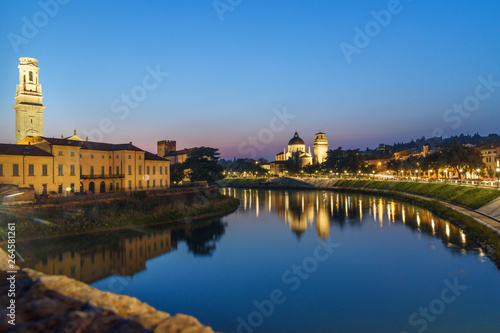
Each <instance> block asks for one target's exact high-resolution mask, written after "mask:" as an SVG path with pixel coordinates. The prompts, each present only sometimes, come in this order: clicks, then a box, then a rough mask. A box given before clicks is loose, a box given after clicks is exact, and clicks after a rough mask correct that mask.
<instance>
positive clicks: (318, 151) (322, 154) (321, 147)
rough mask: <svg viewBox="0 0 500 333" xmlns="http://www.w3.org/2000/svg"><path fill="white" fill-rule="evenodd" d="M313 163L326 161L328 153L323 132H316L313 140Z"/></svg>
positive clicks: (326, 141) (326, 140)
mask: <svg viewBox="0 0 500 333" xmlns="http://www.w3.org/2000/svg"><path fill="white" fill-rule="evenodd" d="M313 149H314V164H321V163H323V162H324V161H326V156H327V154H328V139H327V138H326V134H325V133H323V132H319V133H316V134H315V135H314V141H313Z"/></svg>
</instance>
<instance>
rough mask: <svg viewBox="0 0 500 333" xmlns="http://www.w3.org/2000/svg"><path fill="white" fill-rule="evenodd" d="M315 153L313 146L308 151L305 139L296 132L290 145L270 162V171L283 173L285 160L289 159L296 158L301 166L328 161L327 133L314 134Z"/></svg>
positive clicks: (289, 142)
mask: <svg viewBox="0 0 500 333" xmlns="http://www.w3.org/2000/svg"><path fill="white" fill-rule="evenodd" d="M313 149H314V155H313V154H311V147H309V148H308V150H307V152H306V144H305V142H304V140H302V138H301V137H300V136H299V134H298V133H297V132H295V134H294V136H293V138H291V139H290V141H288V147H287V148H284V149H283V152H280V153H278V154H276V156H275V160H274V161H272V162H271V163H270V171H271V173H273V174H276V175H278V174H281V173H282V171H283V170H284V169H285V162H286V161H288V160H289V159H295V160H296V161H297V162H298V165H299V167H300V168H303V167H305V166H307V165H312V164H313V163H314V164H321V163H323V162H325V161H326V157H327V154H328V139H327V138H326V134H325V133H322V132H319V133H316V134H315V136H314V142H313Z"/></svg>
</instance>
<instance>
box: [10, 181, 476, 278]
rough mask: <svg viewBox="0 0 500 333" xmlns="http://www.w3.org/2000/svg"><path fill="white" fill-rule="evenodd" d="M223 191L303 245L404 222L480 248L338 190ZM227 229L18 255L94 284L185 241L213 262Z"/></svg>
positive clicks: (98, 238) (389, 203)
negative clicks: (272, 218)
mask: <svg viewBox="0 0 500 333" xmlns="http://www.w3.org/2000/svg"><path fill="white" fill-rule="evenodd" d="M221 192H222V194H226V195H230V196H233V197H236V198H239V199H240V200H241V205H240V208H239V212H242V213H243V214H255V215H254V216H255V219H265V218H266V215H269V214H272V215H277V216H279V218H280V219H281V220H283V221H284V224H285V225H286V226H287V227H288V228H289V229H290V230H291V231H292V232H293V233H294V234H295V235H296V236H297V238H298V239H300V238H301V236H302V235H303V234H304V233H305V232H307V231H308V230H313V232H315V233H316V235H317V236H318V237H319V238H322V239H326V238H328V237H329V236H330V234H331V232H332V229H333V227H335V230H339V229H340V230H342V229H343V228H346V227H357V228H360V227H362V226H364V225H365V224H368V223H373V222H376V226H377V228H386V227H389V226H392V225H394V224H398V223H399V224H401V225H404V226H405V227H407V228H410V229H411V230H413V231H414V232H417V233H422V234H427V235H429V236H434V237H437V238H440V239H441V240H442V241H443V243H445V245H446V246H447V247H450V248H456V249H458V250H459V251H465V250H470V249H476V246H477V245H476V244H475V243H473V242H472V241H469V240H467V237H466V236H465V234H464V233H463V231H462V230H460V229H459V228H458V227H456V226H454V225H452V224H450V223H449V222H447V221H445V220H442V219H440V218H438V217H436V216H434V215H433V214H431V213H430V212H429V211H427V210H425V209H421V208H419V207H416V206H412V205H409V204H405V203H402V202H398V201H395V200H392V199H388V198H379V197H375V196H369V195H361V194H346V193H338V192H333V191H298V190H259V189H251V190H250V189H233V188H222V189H221ZM368 225H370V224H368ZM225 229H226V224H225V223H224V222H223V221H222V220H221V219H212V220H206V221H199V222H196V223H189V224H183V225H181V226H177V227H172V226H168V225H164V226H157V227H150V228H136V229H127V230H125V231H118V232H112V233H111V232H109V233H99V234H94V235H89V236H78V237H68V238H63V239H57V240H45V241H34V242H24V243H23V242H20V243H18V244H17V248H18V249H19V253H22V255H23V258H24V259H25V262H24V263H22V264H21V265H22V266H23V267H30V268H33V269H35V270H38V271H41V272H44V273H47V274H55V275H61V274H64V275H66V276H69V277H73V278H75V279H77V280H80V281H83V282H86V283H92V282H94V281H98V280H101V279H103V278H105V277H107V276H110V275H120V276H133V275H134V274H136V273H137V272H140V271H142V270H144V269H145V268H146V261H147V260H149V259H151V258H154V257H157V256H159V255H162V254H165V253H168V252H171V251H175V250H176V249H177V246H178V244H179V243H180V242H185V243H186V246H187V249H188V251H189V252H191V253H193V254H194V255H195V256H209V255H212V254H213V253H214V251H216V243H217V242H218V241H219V240H220V239H221V238H222V237H223V235H224V233H225Z"/></svg>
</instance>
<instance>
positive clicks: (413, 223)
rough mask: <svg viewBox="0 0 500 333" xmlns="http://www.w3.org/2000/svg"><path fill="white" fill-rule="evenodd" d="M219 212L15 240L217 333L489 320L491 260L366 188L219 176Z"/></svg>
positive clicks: (61, 270) (495, 304) (444, 326)
mask: <svg viewBox="0 0 500 333" xmlns="http://www.w3.org/2000/svg"><path fill="white" fill-rule="evenodd" d="M222 192H223V193H224V194H227V195H230V196H234V197H236V198H239V199H240V200H241V205H240V207H239V208H238V210H237V211H236V212H234V213H232V214H230V215H227V216H225V217H222V218H215V219H208V220H203V221H197V222H193V223H183V224H179V225H176V226H172V225H163V226H156V227H150V228H136V229H129V230H124V231H120V232H107V233H102V234H94V235H92V236H78V237H68V238H64V239H58V240H50V241H36V242H25V243H20V244H19V245H18V248H19V253H22V254H23V255H24V259H25V263H24V266H26V267H31V268H34V269H36V270H39V271H42V272H45V273H48V274H64V275H67V276H70V277H73V278H75V279H78V280H81V281H84V282H86V283H89V284H90V285H91V286H93V287H96V288H98V289H100V290H103V291H111V292H115V293H119V294H124V295H130V296H134V297H137V298H138V299H140V300H141V301H144V302H147V303H149V304H150V305H152V306H154V307H155V308H157V309H159V310H163V311H166V312H169V313H171V314H175V313H179V312H180V313H187V314H190V315H193V316H195V317H196V318H198V319H199V320H200V321H201V322H202V323H203V324H206V325H210V326H212V328H214V330H217V331H222V332H245V333H249V332H424V331H425V332H498V331H500V271H499V270H498V268H497V266H496V265H495V264H494V263H493V262H491V261H490V260H489V259H488V257H486V256H485V255H484V253H483V252H482V250H481V249H479V248H478V246H477V244H475V243H474V242H473V241H471V240H469V239H468V237H467V236H466V235H465V234H464V233H463V232H462V230H460V229H459V228H457V227H455V226H454V225H452V224H451V223H449V222H447V221H444V220H442V219H440V218H438V217H436V216H434V215H433V214H431V213H430V212H428V211H426V210H425V209H422V208H419V207H416V206H413V205H409V204H406V203H402V202H399V201H397V200H393V199H389V198H383V197H377V196H373V195H361V194H345V193H337V192H333V191H295V190H256V189H231V188H223V189H222Z"/></svg>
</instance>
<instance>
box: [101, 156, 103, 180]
mask: <svg viewBox="0 0 500 333" xmlns="http://www.w3.org/2000/svg"><path fill="white" fill-rule="evenodd" d="M103 156H104V155H103ZM101 176H103V177H104V167H103V166H102V167H101Z"/></svg>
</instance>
